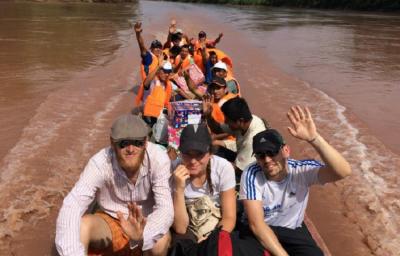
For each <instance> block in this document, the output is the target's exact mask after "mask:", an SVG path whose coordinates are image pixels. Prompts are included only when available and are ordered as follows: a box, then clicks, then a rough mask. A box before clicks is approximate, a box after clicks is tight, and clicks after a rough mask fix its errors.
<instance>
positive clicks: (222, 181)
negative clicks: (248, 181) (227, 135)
mask: <svg viewBox="0 0 400 256" xmlns="http://www.w3.org/2000/svg"><path fill="white" fill-rule="evenodd" d="M210 161H211V183H212V188H213V194H212V195H210V191H209V187H208V182H207V180H206V182H204V184H203V186H202V187H195V186H194V185H193V184H192V183H191V182H190V180H188V181H187V185H186V187H185V192H184V193H185V200H190V199H193V198H198V197H202V196H204V195H209V196H211V198H212V199H213V201H214V200H218V204H219V194H220V193H221V192H223V191H227V190H229V189H231V188H234V187H235V185H236V181H235V169H234V168H233V166H232V164H231V163H229V162H228V161H227V160H226V159H224V158H222V157H219V156H215V155H212V156H211V159H210Z"/></svg>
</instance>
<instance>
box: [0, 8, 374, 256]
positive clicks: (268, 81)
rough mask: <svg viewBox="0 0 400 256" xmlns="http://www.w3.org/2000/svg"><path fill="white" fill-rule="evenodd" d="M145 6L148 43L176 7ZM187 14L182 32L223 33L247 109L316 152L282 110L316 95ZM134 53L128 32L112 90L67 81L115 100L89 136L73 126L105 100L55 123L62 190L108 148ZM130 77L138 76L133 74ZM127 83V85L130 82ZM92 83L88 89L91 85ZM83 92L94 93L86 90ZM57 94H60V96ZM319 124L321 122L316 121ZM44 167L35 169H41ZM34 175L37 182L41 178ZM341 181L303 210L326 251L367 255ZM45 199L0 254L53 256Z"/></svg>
mask: <svg viewBox="0 0 400 256" xmlns="http://www.w3.org/2000/svg"><path fill="white" fill-rule="evenodd" d="M144 11H145V12H146V14H147V16H146V17H143V23H144V29H145V39H146V42H149V40H150V39H152V38H154V37H158V38H160V37H161V36H165V30H166V25H165V24H168V22H169V20H170V18H171V17H174V16H175V15H176V11H175V10H174V9H173V8H172V7H168V8H167V9H166V10H164V11H160V10H155V9H151V8H148V9H145V10H144ZM187 11H188V12H190V14H191V15H190V16H191V19H190V20H185V19H184V18H183V17H182V18H181V17H180V16H178V17H176V18H177V20H178V22H180V23H182V27H183V28H184V30H185V31H199V30H201V29H203V28H207V32H208V33H209V34H211V35H216V34H218V33H219V32H221V31H220V30H223V32H224V34H225V36H224V38H223V42H222V43H221V48H222V49H223V50H225V51H226V52H227V53H229V54H230V55H231V57H232V59H233V60H234V63H235V70H236V72H235V74H236V76H237V78H238V80H239V81H240V83H241V86H242V91H243V96H244V97H245V98H246V99H247V100H248V101H249V104H250V106H251V108H252V110H253V112H254V113H255V114H256V115H259V116H262V117H264V118H266V119H267V120H268V121H269V122H270V123H271V124H272V126H273V127H276V128H277V129H279V130H281V131H283V134H284V136H285V137H286V139H287V141H288V143H289V145H291V146H292V149H293V152H294V154H293V156H294V158H296V157H299V158H304V156H306V157H313V156H315V155H316V154H315V152H314V151H313V150H312V149H311V147H310V146H308V145H306V144H305V143H299V142H298V141H295V140H294V139H292V138H291V137H290V136H289V135H288V133H287V131H286V130H285V127H286V126H287V125H288V121H287V119H286V116H285V113H286V111H287V110H288V107H289V106H291V105H292V104H295V103H296V102H298V101H299V100H301V99H302V97H309V96H310V95H311V96H315V95H316V92H313V91H311V92H308V93H309V94H307V95H298V94H294V93H293V92H294V91H296V89H298V87H299V86H304V85H303V81H299V80H298V79H296V78H294V77H291V76H289V75H287V74H285V73H284V72H283V71H282V70H279V69H278V68H276V67H275V66H273V65H272V64H271V62H270V61H269V60H268V58H266V56H263V55H262V54H259V53H258V52H256V51H252V50H250V51H246V52H245V51H242V49H252V47H253V45H252V44H251V43H250V42H249V41H247V40H246V38H243V34H242V33H241V32H240V31H237V30H235V29H234V28H232V27H231V26H229V25H227V24H223V23H221V22H219V21H218V18H217V17H214V16H212V15H205V16H206V17H207V18H206V19H205V18H204V15H203V14H201V15H200V14H199V13H197V12H196V11H195V10H194V11H191V10H187ZM154 17H157V18H154ZM201 19H204V20H205V21H204V22H202V24H198V23H195V21H198V20H201ZM216 24H217V25H216ZM149 31H151V33H150V32H149ZM138 56H139V53H138V49H137V46H136V41H135V39H134V38H133V37H132V38H131V39H130V45H129V46H128V48H127V49H124V50H122V51H121V55H120V56H118V58H119V60H117V61H115V62H113V63H111V64H109V65H110V66H109V67H106V68H107V70H106V73H107V74H108V75H109V76H116V78H115V80H117V81H118V84H117V85H115V86H114V88H113V89H110V88H108V87H107V85H106V84H105V82H104V81H102V79H105V78H106V77H107V74H104V75H102V76H100V77H98V78H96V79H93V78H87V81H86V80H85V79H82V78H77V80H76V81H72V82H71V83H74V82H80V83H82V82H90V83H98V85H99V90H100V92H96V94H95V95H90V96H96V97H99V98H98V100H99V101H102V100H103V101H105V100H109V98H108V97H107V96H108V95H105V94H110V95H111V96H112V95H119V96H118V97H119V98H118V102H116V103H115V104H114V105H113V106H112V107H110V109H108V110H107V111H106V113H105V114H104V115H103V116H101V122H100V123H99V124H98V125H97V126H96V129H97V131H96V132H95V133H94V134H92V136H89V137H88V136H87V135H88V134H91V133H90V131H86V130H85V129H87V130H90V129H91V125H89V124H85V127H83V128H82V129H80V127H79V125H80V124H81V123H82V122H85V120H87V118H93V116H95V118H96V113H97V111H99V110H98V109H96V108H105V109H106V108H107V104H105V103H104V104H101V105H100V104H95V103H92V104H89V103H87V104H86V105H84V106H83V107H82V108H84V107H87V108H88V109H85V110H82V113H81V114H79V116H78V117H74V119H72V121H71V123H70V124H68V125H66V126H65V127H62V130H61V131H60V132H59V133H60V134H64V133H65V134H68V136H67V137H65V138H64V137H57V138H55V139H54V140H55V142H54V143H53V144H50V146H49V147H48V148H45V149H43V151H44V152H49V156H48V157H49V158H50V157H54V156H56V157H60V158H61V156H65V158H66V159H65V161H66V162H68V161H72V162H73V164H72V165H71V166H72V167H68V166H59V170H58V171H60V172H61V174H60V175H62V174H64V175H68V178H67V179H66V181H64V183H62V186H60V187H62V188H63V189H64V191H63V192H66V191H69V189H70V187H71V186H72V185H73V184H74V183H75V181H76V180H77V178H78V176H79V174H80V172H81V170H82V169H83V167H84V165H85V164H86V162H87V160H88V159H89V157H90V156H91V155H92V154H94V153H95V152H97V151H98V150H100V149H101V148H102V147H103V146H105V145H107V143H108V138H107V136H108V129H109V124H111V122H112V120H113V119H114V118H115V117H116V116H118V115H119V114H120V113H124V112H128V111H129V110H130V109H131V107H132V101H133V97H134V94H133V93H132V92H131V91H129V88H130V87H131V86H132V85H134V84H136V83H137V78H138V77H137V75H135V77H132V70H134V69H135V68H137V65H138V63H139V57H138ZM132 67H134V68H132ZM241 71H242V72H241ZM97 72H98V73H95V74H88V77H91V76H94V75H98V74H100V72H99V71H97ZM135 74H138V73H137V72H136V73H135ZM126 82H129V85H127V84H126ZM92 86H93V87H94V85H92ZM276 88H279V90H276ZM305 88H306V87H305ZM84 92H85V93H93V92H92V91H84ZM117 92H119V94H118V93H117ZM314 94H315V95H314ZM59 97H60V98H62V97H61V95H59ZM315 98H317V96H315ZM99 105H100V106H99ZM314 107H315V106H314ZM315 108H316V107H315ZM314 110H316V109H314ZM93 113H95V114H93ZM95 118H93V119H95ZM318 124H320V123H318V122H317V125H318ZM319 128H320V129H321V130H322V135H324V136H325V137H326V138H327V140H328V141H329V140H330V134H326V133H328V132H327V131H326V130H324V129H325V127H321V126H320V127H319ZM82 130H85V131H84V132H83V135H82V133H81V132H82ZM88 139H89V140H90V141H89V142H88V141H85V140H88ZM82 142H87V143H88V144H85V145H84V144H82V145H80V143H82ZM71 144H72V145H74V147H75V148H73V150H77V151H78V152H74V153H75V154H72V156H70V155H71V152H70V151H69V150H71V149H70V147H71V146H70V145H71ZM79 145H80V146H79ZM80 151H82V152H80ZM68 157H70V158H72V160H71V159H68ZM73 157H77V158H78V159H73ZM45 161H46V158H38V159H33V160H32V161H31V162H30V164H32V166H33V168H38V169H40V168H42V167H46V168H50V167H54V166H56V164H55V163H46V162H45ZM62 164H63V163H61V164H60V165H62ZM46 168H42V169H43V170H45V171H46V170H47V169H46ZM45 175H46V173H42V176H45ZM35 178H36V179H37V180H39V182H40V179H39V178H40V177H39V178H38V177H35ZM345 186H348V182H338V183H337V184H330V185H326V186H324V187H316V188H313V189H312V192H311V197H310V202H309V207H308V214H309V217H310V219H311V220H312V221H313V223H314V224H315V225H316V227H317V229H318V231H319V232H320V234H321V236H322V237H323V238H324V241H325V243H326V244H327V246H328V248H329V249H330V251H331V253H332V255H348V256H357V255H373V253H372V251H371V250H370V249H371V247H372V249H374V248H373V244H372V242H369V247H368V246H367V244H366V242H367V240H366V237H365V234H364V233H362V232H361V231H360V228H359V224H358V223H357V222H356V221H354V218H349V217H348V216H349V215H348V214H347V211H348V210H349V206H348V205H346V201H345V200H346V196H347V194H346V193H345V192H344V191H345V190H346V187H345ZM46 199H47V198H46V197H45V196H44V197H43V198H41V200H46ZM52 200H53V201H52V202H53V203H54V205H52V206H51V207H49V208H48V212H47V213H46V214H47V215H45V217H44V218H43V219H41V220H38V222H37V223H36V224H34V223H32V224H34V225H26V226H23V227H22V229H21V230H20V231H18V232H16V233H15V234H14V235H13V236H12V237H10V236H9V237H5V238H4V239H3V242H6V243H8V245H9V247H8V249H7V250H6V251H1V249H0V255H28V254H29V255H57V254H56V251H55V250H54V246H53V244H54V242H53V241H54V234H55V219H56V216H57V214H58V209H59V207H60V206H61V200H62V197H61V196H60V195H56V196H54V198H53V199H52ZM34 214H35V210H33V211H32V212H25V213H21V215H17V216H16V217H18V218H22V219H23V220H24V221H29V220H30V216H31V215H34ZM16 224H18V223H16ZM375 249H376V248H375ZM10 250H11V251H10Z"/></svg>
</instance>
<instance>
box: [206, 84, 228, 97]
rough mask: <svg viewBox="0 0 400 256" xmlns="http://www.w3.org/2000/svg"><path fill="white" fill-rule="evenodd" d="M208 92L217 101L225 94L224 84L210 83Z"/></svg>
mask: <svg viewBox="0 0 400 256" xmlns="http://www.w3.org/2000/svg"><path fill="white" fill-rule="evenodd" d="M210 92H211V94H212V95H213V96H214V100H216V101H219V100H220V99H221V98H222V97H224V95H225V94H226V86H221V85H217V84H211V85H210Z"/></svg>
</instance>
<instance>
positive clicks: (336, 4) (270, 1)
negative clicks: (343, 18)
mask: <svg viewBox="0 0 400 256" xmlns="http://www.w3.org/2000/svg"><path fill="white" fill-rule="evenodd" d="M172 2H183V3H206V4H234V5H264V6H272V7H297V8H312V9H336V10H362V11H400V1H398V0H396V1H385V0H379V1H373V0H366V1H357V0H348V1H329V0H317V1H309V0H297V1H293V0H215V1H214V0H177V1H172Z"/></svg>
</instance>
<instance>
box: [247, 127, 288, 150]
mask: <svg viewBox="0 0 400 256" xmlns="http://www.w3.org/2000/svg"><path fill="white" fill-rule="evenodd" d="M283 145H285V141H284V140H283V137H282V135H281V134H280V133H279V132H278V131H277V130H275V129H269V130H265V131H262V132H259V133H257V134H256V135H255V136H254V137H253V153H254V154H257V153H265V152H278V151H279V150H280V149H281V148H282V146H283Z"/></svg>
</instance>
